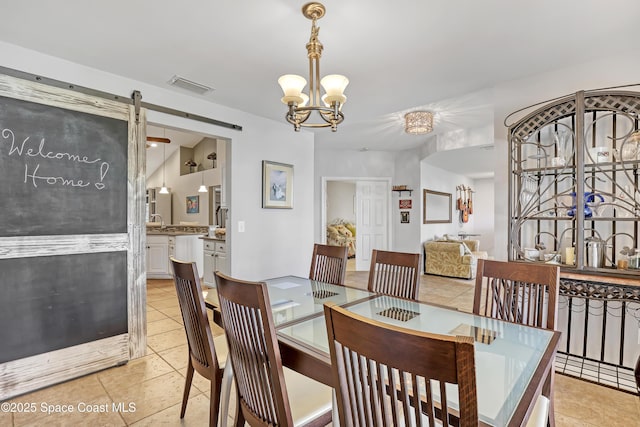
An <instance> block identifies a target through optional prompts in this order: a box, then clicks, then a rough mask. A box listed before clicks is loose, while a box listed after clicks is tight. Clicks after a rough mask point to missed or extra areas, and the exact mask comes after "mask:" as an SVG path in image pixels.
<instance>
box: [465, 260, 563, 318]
mask: <svg viewBox="0 0 640 427" xmlns="http://www.w3.org/2000/svg"><path fill="white" fill-rule="evenodd" d="M559 288H560V267H559V266H557V265H550V264H533V263H527V262H504V261H491V260H483V259H479V260H478V270H477V274H476V286H475V294H474V298H473V312H474V313H475V314H480V315H483V316H488V317H493V318H495V319H501V320H506V321H509V322H513V323H520V324H522V325H528V326H536V327H539V328H545V329H552V330H553V329H555V322H556V318H557V317H558V304H557V301H558V291H559Z"/></svg>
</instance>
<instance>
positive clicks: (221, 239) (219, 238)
mask: <svg viewBox="0 0 640 427" xmlns="http://www.w3.org/2000/svg"><path fill="white" fill-rule="evenodd" d="M199 238H200V239H202V240H217V241H219V242H225V241H226V240H227V239H225V238H224V237H209V236H202V237H199Z"/></svg>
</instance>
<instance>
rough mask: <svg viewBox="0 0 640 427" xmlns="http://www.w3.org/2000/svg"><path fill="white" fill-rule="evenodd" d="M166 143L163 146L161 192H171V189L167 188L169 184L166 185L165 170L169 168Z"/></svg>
mask: <svg viewBox="0 0 640 427" xmlns="http://www.w3.org/2000/svg"><path fill="white" fill-rule="evenodd" d="M164 147H165V145H163V146H162V188H160V194H169V189H168V188H167V186H166V185H165V181H164V178H165V176H164V174H165V170H166V169H167V165H166V162H167V157H166V155H165V148H164Z"/></svg>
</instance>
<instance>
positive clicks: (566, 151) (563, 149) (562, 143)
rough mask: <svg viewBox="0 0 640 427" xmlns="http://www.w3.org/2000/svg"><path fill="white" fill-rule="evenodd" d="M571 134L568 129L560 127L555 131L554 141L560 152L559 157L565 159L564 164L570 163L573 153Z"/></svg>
mask: <svg viewBox="0 0 640 427" xmlns="http://www.w3.org/2000/svg"><path fill="white" fill-rule="evenodd" d="M570 136H571V135H570V134H569V132H568V131H567V130H566V129H560V130H558V131H555V132H553V141H554V143H555V145H556V151H557V153H558V155H557V157H559V158H562V159H564V161H563V162H562V165H565V164H569V162H570V159H571V157H572V154H573V149H572V144H571V142H570V140H569V138H570ZM559 162H560V161H559Z"/></svg>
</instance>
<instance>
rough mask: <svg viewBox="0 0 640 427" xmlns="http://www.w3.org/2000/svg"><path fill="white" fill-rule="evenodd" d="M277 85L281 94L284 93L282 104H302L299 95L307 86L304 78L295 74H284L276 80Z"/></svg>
mask: <svg viewBox="0 0 640 427" xmlns="http://www.w3.org/2000/svg"><path fill="white" fill-rule="evenodd" d="M278 84H279V85H280V87H281V88H282V92H284V96H283V97H282V102H283V103H284V104H289V103H290V102H295V103H296V104H301V103H302V101H303V98H302V97H301V96H300V94H301V93H302V89H304V87H305V86H306V85H307V81H306V80H305V79H304V77H301V76H298V75H296V74H285V75H284V76H281V77H280V78H279V79H278ZM307 100H308V98H307Z"/></svg>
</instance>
